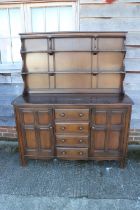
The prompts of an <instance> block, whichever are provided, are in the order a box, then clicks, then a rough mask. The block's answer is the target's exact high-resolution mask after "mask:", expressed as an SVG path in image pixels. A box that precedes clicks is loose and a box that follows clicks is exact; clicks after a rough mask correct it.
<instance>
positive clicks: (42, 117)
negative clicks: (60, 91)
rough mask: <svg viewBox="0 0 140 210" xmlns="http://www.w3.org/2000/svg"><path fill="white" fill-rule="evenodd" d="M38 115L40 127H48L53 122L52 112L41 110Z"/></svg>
mask: <svg viewBox="0 0 140 210" xmlns="http://www.w3.org/2000/svg"><path fill="white" fill-rule="evenodd" d="M37 114H38V124H39V125H47V124H49V123H50V122H51V120H52V111H51V110H48V111H46V110H45V111H44V110H42V111H41V110H40V111H38V112H37Z"/></svg>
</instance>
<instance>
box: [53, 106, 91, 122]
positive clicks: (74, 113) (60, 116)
mask: <svg viewBox="0 0 140 210" xmlns="http://www.w3.org/2000/svg"><path fill="white" fill-rule="evenodd" d="M55 118H56V119H57V120H89V109H55Z"/></svg>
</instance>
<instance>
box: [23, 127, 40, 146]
mask: <svg viewBox="0 0 140 210" xmlns="http://www.w3.org/2000/svg"><path fill="white" fill-rule="evenodd" d="M24 133H25V138H24V139H25V144H26V148H27V150H28V149H33V150H35V149H36V148H37V147H38V144H37V141H36V134H35V130H34V128H25V129H24Z"/></svg>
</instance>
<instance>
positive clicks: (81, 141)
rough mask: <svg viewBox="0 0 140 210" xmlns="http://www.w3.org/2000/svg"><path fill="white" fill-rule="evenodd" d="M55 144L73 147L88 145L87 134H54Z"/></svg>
mask: <svg viewBox="0 0 140 210" xmlns="http://www.w3.org/2000/svg"><path fill="white" fill-rule="evenodd" d="M56 145H57V146H62V147H63V146H70V147H72V146H74V147H88V136H85V137H80V136H66V135H59V136H58V135H57V136H56Z"/></svg>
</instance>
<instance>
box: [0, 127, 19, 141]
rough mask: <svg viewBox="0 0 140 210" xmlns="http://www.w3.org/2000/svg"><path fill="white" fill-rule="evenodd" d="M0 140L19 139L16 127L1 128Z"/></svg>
mask: <svg viewBox="0 0 140 210" xmlns="http://www.w3.org/2000/svg"><path fill="white" fill-rule="evenodd" d="M0 139H5V140H8V139H10V140H12V139H17V132H16V128H15V127H9V126H8V127H5V126H3V127H0Z"/></svg>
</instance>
